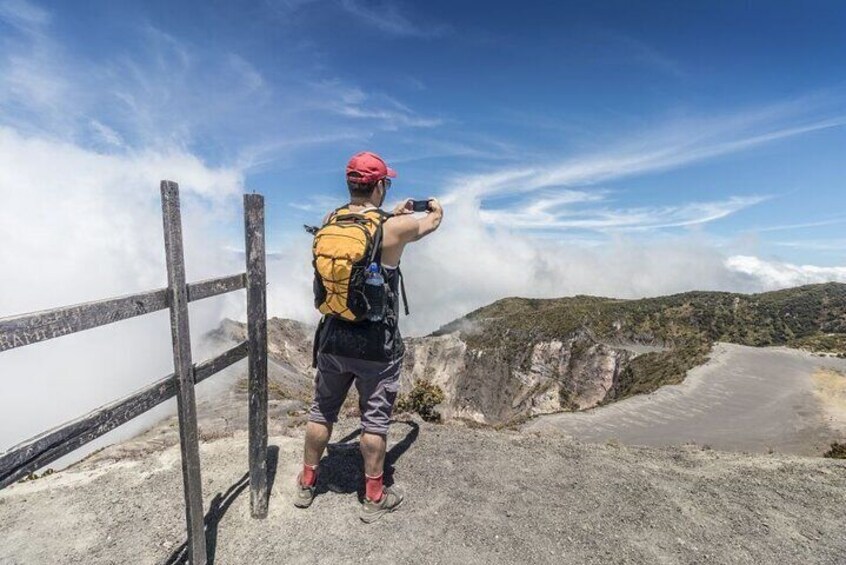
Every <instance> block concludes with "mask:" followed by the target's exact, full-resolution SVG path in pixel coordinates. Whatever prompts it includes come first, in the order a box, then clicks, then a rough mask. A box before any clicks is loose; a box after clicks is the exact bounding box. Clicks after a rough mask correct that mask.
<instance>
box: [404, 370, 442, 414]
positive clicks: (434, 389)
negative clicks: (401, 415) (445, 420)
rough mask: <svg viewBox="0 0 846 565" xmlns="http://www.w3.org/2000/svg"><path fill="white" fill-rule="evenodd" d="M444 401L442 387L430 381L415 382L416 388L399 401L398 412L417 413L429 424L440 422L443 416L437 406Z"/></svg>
mask: <svg viewBox="0 0 846 565" xmlns="http://www.w3.org/2000/svg"><path fill="white" fill-rule="evenodd" d="M443 401H444V391H443V390H441V387H439V386H438V385H434V384H432V383H430V382H428V381H421V380H416V381H414V388H412V389H411V392H409V393H408V394H402V395H400V397H399V400H397V411H399V412H416V413H417V414H419V415H420V417H421V418H423V419H424V420H426V421H427V422H440V421H441V415H440V414H439V413H438V412H437V411H436V410H435V406H437V405H438V404H440V403H441V402H443Z"/></svg>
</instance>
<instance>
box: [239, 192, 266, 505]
mask: <svg viewBox="0 0 846 565" xmlns="http://www.w3.org/2000/svg"><path fill="white" fill-rule="evenodd" d="M244 228H245V232H246V234H245V235H246V255H247V340H248V342H249V394H250V416H249V425H250V433H249V453H250V512H251V514H252V516H253V518H265V517H266V516H267V505H268V497H269V493H268V490H267V297H266V285H267V282H266V280H267V274H266V267H265V245H264V197H263V196H262V195H260V194H245V195H244Z"/></svg>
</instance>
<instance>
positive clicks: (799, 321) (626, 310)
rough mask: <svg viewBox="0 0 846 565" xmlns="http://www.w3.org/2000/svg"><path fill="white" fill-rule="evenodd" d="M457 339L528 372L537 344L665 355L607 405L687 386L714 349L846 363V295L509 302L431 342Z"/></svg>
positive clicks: (622, 384) (630, 372)
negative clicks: (594, 345) (792, 351)
mask: <svg viewBox="0 0 846 565" xmlns="http://www.w3.org/2000/svg"><path fill="white" fill-rule="evenodd" d="M456 330H458V331H460V332H461V333H462V338H463V339H464V340H465V341H467V343H468V346H469V347H471V348H474V349H478V350H485V351H488V352H490V353H493V354H497V355H498V356H501V357H502V358H503V360H505V361H508V362H510V363H512V365H513V366H521V367H524V368H527V365H528V363H529V361H530V358H529V355H530V354H531V351H532V346H533V344H535V343H538V342H542V341H550V340H556V339H557V340H562V341H564V340H573V339H575V340H577V341H580V340H586V341H590V342H595V341H599V342H604V343H609V344H614V343H621V344H622V343H630V344H631V343H635V344H648V345H663V346H666V347H668V348H669V350H668V351H663V352H653V353H646V354H643V355H640V356H638V357H636V358H635V359H633V360H632V361H631V362H630V363H629V364H628V365H627V366H626V368H625V369H624V371H623V372H622V374H621V375H620V379H619V382H618V383H615V387H614V389H613V390H612V391H611V392H610V394H609V396H608V398H607V399H606V400H617V399H620V398H623V397H626V396H630V395H632V394H637V393H643V392H650V391H652V390H655V389H656V388H658V387H659V386H661V385H664V384H674V383H678V382H681V381H682V380H683V379H684V376H685V373H686V372H687V371H688V369H690V368H692V367H694V366H696V365H699V364H701V363H702V362H704V361H705V360H706V359H707V356H708V353H709V351H710V349H711V344H713V342H715V341H725V342H730V343H736V344H740V345H752V346H768V345H787V346H792V347H802V348H808V349H814V348H818V349H816V350H823V351H829V352H832V353H843V354H846V285H844V284H840V283H827V284H819V285H808V286H802V287H797V288H792V289H786V290H779V291H775V292H767V293H762V294H749V295H746V294H736V293H729V292H687V293H683V294H676V295H672V296H664V297H658V298H644V299H639V300H618V299H610V298H599V297H593V296H575V297H571V298H556V299H527V298H506V299H503V300H499V301H497V302H494V303H493V304H490V305H488V306H485V307H483V308H479V309H478V310H475V311H474V312H471V313H470V314H468V315H467V316H465V317H464V318H461V319H459V320H456V321H455V322H452V323H450V324H448V325H446V326H444V327H443V328H441V329H440V330H438V331H437V332H435V333H436V334H443V333H449V332H452V331H456Z"/></svg>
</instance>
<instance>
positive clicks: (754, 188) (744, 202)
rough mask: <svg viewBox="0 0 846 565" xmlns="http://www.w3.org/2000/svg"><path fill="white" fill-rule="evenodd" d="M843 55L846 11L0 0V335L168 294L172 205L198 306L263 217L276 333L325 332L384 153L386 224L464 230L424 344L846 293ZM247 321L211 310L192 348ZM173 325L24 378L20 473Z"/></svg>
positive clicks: (157, 368) (13, 430)
mask: <svg viewBox="0 0 846 565" xmlns="http://www.w3.org/2000/svg"><path fill="white" fill-rule="evenodd" d="M844 29H846V4H844V3H843V2H793V3H788V2H777V1H767V2H763V1H760V2H759V1H745V2H740V1H711V2H689V1H687V2H657V1H655V2H640V3H635V2H601V3H600V2H578V3H573V2H520V3H514V2H509V3H501V2H496V1H488V2H472V3H471V2H459V1H452V2H441V1H429V2H425V3H424V2H414V3H412V2H410V1H398V2H386V1H374V0H327V1H317V0H257V1H254V2H228V1H223V0H212V1H203V2H200V1H197V2H182V1H175V0H168V1H157V0H150V1H145V2H129V1H118V0H109V1H106V0H101V1H96V0H88V1H85V2H58V1H55V2H47V1H44V0H0V241H3V243H4V245H2V246H0V273H2V276H0V317H3V316H8V315H13V314H18V313H22V312H28V311H34V310H39V309H44V308H51V307H56V306H61V305H66V304H74V303H78V302H84V301H88V300H95V299H102V298H104V297H107V296H115V295H121V294H128V293H133V292H138V291H142V290H149V289H152V288H158V287H162V286H164V285H165V284H166V275H165V266H164V253H163V245H162V232H161V229H162V225H161V216H160V202H159V194H158V181H159V180H160V179H163V178H169V179H172V180H176V181H178V182H179V183H180V186H181V190H182V197H183V203H184V206H183V213H184V214H183V220H184V223H185V230H184V233H185V238H186V241H185V249H186V253H187V259H186V263H187V271H188V276H189V279H191V280H197V279H200V278H206V277H212V276H220V275H226V274H231V273H235V272H238V271H241V270H243V268H244V265H243V256H242V255H240V254H239V252H240V251H239V250H242V249H243V235H242V232H241V219H242V216H241V209H240V196H241V194H242V193H243V192H244V191H250V190H256V191H260V192H262V193H264V194H265V195H266V196H267V232H268V250H269V251H270V252H271V255H269V258H270V260H269V263H268V269H269V271H268V281H269V286H268V310H269V314H271V315H274V316H282V317H286V318H295V319H299V320H304V321H310V322H314V321H315V320H316V318H317V312H316V310H315V309H314V308H313V304H312V297H311V277H312V271H311V266H310V244H311V240H310V238H309V237H308V236H307V235H306V234H305V233H304V232H303V231H302V229H301V225H302V224H303V223H315V222H318V221H319V219H320V218H321V217H322V215H323V213H324V212H325V211H326V210H327V209H328V208H330V207H333V206H336V205H339V204H341V203H343V200H344V197H345V194H346V192H345V190H346V189H345V185H344V178H343V171H344V165H345V162H346V160H347V159H348V158H349V157H350V156H351V155H352V154H354V153H356V152H358V151H360V150H363V149H368V150H373V151H377V152H380V153H382V154H383V155H384V156H385V158H386V159H387V160H388V161H389V162H390V163H391V164H392V165H393V166H394V167H395V168H396V169H397V170H398V171H399V178H398V179H397V181H396V182H395V184H394V188H393V189H392V191H391V192H392V193H391V195H390V197H391V200H394V201H397V200H399V199H400V198H405V197H418V198H422V197H426V196H430V195H437V196H439V197H441V198H442V199H443V201H444V203H445V209H446V216H445V219H444V222H443V224H442V226H441V228H440V229H439V230H438V232H436V233H435V234H434V235H432V236H431V237H429V238H426V239H425V240H424V241H422V242H420V243H419V244H415V245H414V246H412V247H411V248H409V249H408V250H407V251H406V252H405V255H404V258H403V271H404V273H405V274H406V276H407V287H408V296H409V301H410V308H411V316H408V317H402V320H401V322H400V323H401V326H402V329H403V332H404V334H405V335H415V334H424V333H426V332H429V331H432V330H434V329H436V328H438V327H439V326H440V325H442V324H444V323H447V322H449V321H451V320H454V319H455V318H457V317H459V316H461V315H463V314H465V313H467V312H469V311H471V310H473V309H474V308H478V307H480V306H482V305H484V304H487V303H490V302H491V301H493V300H496V299H498V298H502V297H505V296H515V295H518V296H532V297H550V296H569V295H574V294H592V295H600V296H614V297H621V298H632V297H641V296H656V295H663V294H670V293H675V292H682V291H686V290H692V289H699V290H731V291H742V292H759V291H765V290H772V289H776V288H784V287H789V286H795V285H799V284H806V283H815V282H823V281H828V280H839V281H841V282H846V252H844V249H846V235H843V233H844V228H846V206H844V205H846V196H844V188H846V187H844V180H843V179H844V178H846V159H845V158H844V155H845V154H846V34H844V33H843V30H844ZM243 310H244V300H243V296H240V295H236V294H231V295H226V296H225V297H219V298H217V299H215V300H210V301H203V302H202V303H198V304H194V305H192V310H191V315H192V332H191V333H192V336H193V337H194V338H195V341H196V340H198V339H200V338H201V337H202V336H203V335H204V333H205V332H206V331H208V330H209V329H212V328H214V327H216V326H217V325H218V324H219V322H220V320H221V318H222V317H232V318H241V319H243ZM167 323H168V322H167V316H166V315H164V314H163V316H158V315H152V316H148V317H143V318H138V319H136V320H135V321H132V322H124V323H122V324H116V325H114V326H109V327H108V328H101V329H100V330H92V331H91V332H85V333H84V334H79V335H75V336H68V337H67V338H63V339H61V340H56V341H55V342H53V341H51V342H49V343H47V344H38V345H35V346H32V347H28V348H22V349H19V350H15V351H11V352H7V353H4V354H3V355H2V356H0V374H4V375H8V374H19V375H34V376H33V377H32V378H26V377H24V378H21V379H16V380H15V382H14V384H13V386H12V387H6V388H5V389H4V390H3V394H2V395H0V413H2V414H4V415H6V416H7V418H8V421H12V422H15V423H16V424H15V425H14V426H0V445H3V444H5V445H10V444H11V443H12V442H14V441H17V440H20V439H23V438H24V437H28V436H31V435H33V434H35V433H37V432H39V431H40V430H43V429H46V428H48V427H50V426H52V425H55V424H57V423H59V422H61V421H64V420H67V419H70V418H72V417H75V416H78V415H79V414H81V413H84V412H85V411H86V410H89V409H91V408H93V407H95V406H98V405H102V404H103V403H105V402H108V401H110V400H112V399H114V398H117V397H120V396H122V395H125V394H127V393H128V392H130V391H131V390H134V389H137V388H138V387H140V386H142V385H144V384H147V383H149V382H150V378H151V376H155V375H165V374H167V373H168V372H170V371H171V370H172V357H171V352H170V343H169V334H168V332H167ZM41 345H44V347H41ZM196 351H203V350H202V349H201V348H198V349H197V350H196ZM118 366H119V367H121V369H120V370H119V372H117V373H116V371H115V367H118ZM33 397H37V398H39V399H41V400H43V401H44V402H47V403H48V404H45V406H44V408H45V410H43V411H37V412H33V411H32V410H30V409H29V407H30V406H31V402H30V399H31V398H33Z"/></svg>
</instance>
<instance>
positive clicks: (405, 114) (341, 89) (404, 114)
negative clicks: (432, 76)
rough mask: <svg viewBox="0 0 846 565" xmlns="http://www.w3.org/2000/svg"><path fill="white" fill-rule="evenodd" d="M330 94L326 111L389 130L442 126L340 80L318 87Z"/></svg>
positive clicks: (381, 96) (405, 106)
mask: <svg viewBox="0 0 846 565" xmlns="http://www.w3.org/2000/svg"><path fill="white" fill-rule="evenodd" d="M315 86H316V88H317V89H318V90H320V91H323V92H324V93H326V94H327V98H328V104H327V105H326V107H327V109H328V110H329V111H331V112H334V113H336V114H338V115H341V116H344V117H346V118H352V119H354V120H367V121H369V122H370V123H371V124H372V125H376V126H378V127H380V128H382V129H386V130H398V129H401V128H404V127H409V128H432V127H436V126H439V125H441V124H442V123H443V120H441V119H440V118H433V117H427V116H421V115H419V114H418V113H417V112H415V111H414V110H412V109H411V108H409V107H408V106H407V105H405V104H403V103H401V102H399V101H398V100H396V99H395V98H393V97H391V96H388V95H386V94H382V93H377V92H365V91H364V90H362V89H361V88H359V87H356V86H350V85H347V84H344V83H342V82H341V81H338V80H331V81H325V82H323V83H321V84H319V85H315Z"/></svg>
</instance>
